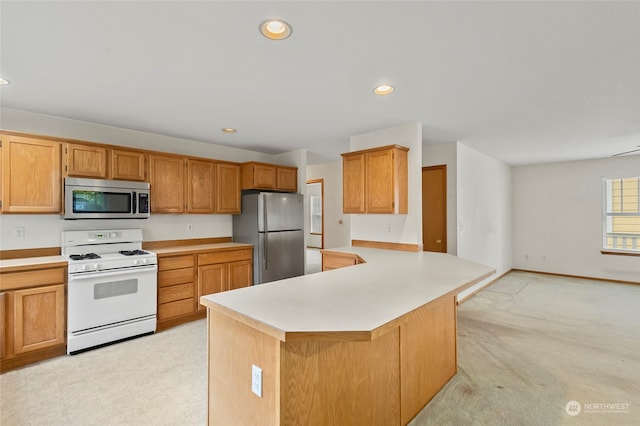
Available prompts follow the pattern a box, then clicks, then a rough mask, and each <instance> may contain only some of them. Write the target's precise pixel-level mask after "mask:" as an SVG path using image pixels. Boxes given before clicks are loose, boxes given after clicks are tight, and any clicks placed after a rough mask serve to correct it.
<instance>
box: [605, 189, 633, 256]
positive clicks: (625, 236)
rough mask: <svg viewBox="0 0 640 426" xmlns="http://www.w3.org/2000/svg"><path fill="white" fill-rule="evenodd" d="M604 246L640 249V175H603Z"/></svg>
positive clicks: (606, 248) (612, 248)
mask: <svg viewBox="0 0 640 426" xmlns="http://www.w3.org/2000/svg"><path fill="white" fill-rule="evenodd" d="M604 187H605V191H604V192H605V209H604V212H605V217H604V237H603V239H604V249H605V250H625V251H634V252H640V177H633V178H619V179H605V181H604Z"/></svg>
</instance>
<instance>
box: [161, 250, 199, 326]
mask: <svg viewBox="0 0 640 426" xmlns="http://www.w3.org/2000/svg"><path fill="white" fill-rule="evenodd" d="M194 297H195V256H194V255H193V254H187V255H179V256H166V257H165V256H159V257H158V329H161V328H165V324H164V323H165V322H166V321H169V320H171V321H174V322H175V320H176V319H178V320H179V319H180V318H184V317H187V316H189V315H193V314H195V312H196V305H195V300H194ZM186 321H190V319H186Z"/></svg>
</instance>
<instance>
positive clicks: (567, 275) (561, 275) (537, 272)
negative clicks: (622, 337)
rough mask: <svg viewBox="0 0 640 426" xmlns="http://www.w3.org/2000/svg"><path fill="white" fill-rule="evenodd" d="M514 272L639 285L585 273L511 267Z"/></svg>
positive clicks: (639, 282)
mask: <svg viewBox="0 0 640 426" xmlns="http://www.w3.org/2000/svg"><path fill="white" fill-rule="evenodd" d="M512 271H514V272H529V273H532V274H542V275H555V276H557V277H567V278H579V279H583V280H593V281H602V282H609V283H616V284H631V285H640V281H625V280H614V279H610V278H598V277H589V276H585V275H571V274H560V273H558V272H543V271H532V270H530V269H512Z"/></svg>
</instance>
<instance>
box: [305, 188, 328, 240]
mask: <svg viewBox="0 0 640 426" xmlns="http://www.w3.org/2000/svg"><path fill="white" fill-rule="evenodd" d="M306 183H307V185H308V184H310V183H319V184H320V198H321V201H322V202H321V206H322V234H320V249H324V234H325V228H324V179H309V180H308V181H307V182H306ZM309 209H311V206H309ZM309 228H311V223H309ZM309 234H311V229H309ZM315 235H317V234H315Z"/></svg>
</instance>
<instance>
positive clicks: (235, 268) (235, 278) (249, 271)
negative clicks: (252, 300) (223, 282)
mask: <svg viewBox="0 0 640 426" xmlns="http://www.w3.org/2000/svg"><path fill="white" fill-rule="evenodd" d="M252 283H253V262H251V261H250V260H243V261H241V262H231V263H229V286H228V290H234V289H236V288H242V287H249V286H250V285H251V284H252Z"/></svg>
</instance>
